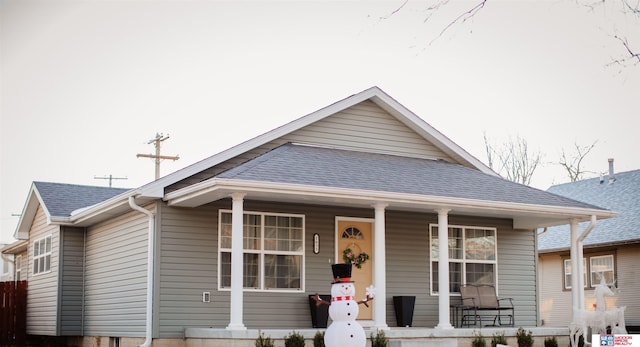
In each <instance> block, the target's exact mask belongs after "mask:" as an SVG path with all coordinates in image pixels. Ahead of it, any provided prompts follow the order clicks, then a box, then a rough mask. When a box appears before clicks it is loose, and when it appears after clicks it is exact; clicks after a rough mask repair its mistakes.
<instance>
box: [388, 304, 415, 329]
mask: <svg viewBox="0 0 640 347" xmlns="http://www.w3.org/2000/svg"><path fill="white" fill-rule="evenodd" d="M415 304H416V297H415V296H394V297H393V307H394V308H395V309H396V324H398V326H399V327H410V326H411V324H413V308H414V306H415Z"/></svg>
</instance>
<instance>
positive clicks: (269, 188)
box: [164, 178, 617, 228]
mask: <svg viewBox="0 0 640 347" xmlns="http://www.w3.org/2000/svg"><path fill="white" fill-rule="evenodd" d="M228 192H246V193H249V195H248V197H247V198H251V193H254V194H268V195H273V194H283V195H292V196H294V195H298V196H303V197H304V198H305V199H306V200H310V199H313V198H317V199H328V200H332V201H346V200H348V201H351V202H359V203H361V204H363V205H366V206H370V205H372V204H373V203H375V202H380V201H382V202H385V203H387V204H389V206H390V207H393V206H409V205H410V206H425V207H429V206H438V207H447V208H451V209H452V210H453V211H457V212H460V211H470V210H473V211H476V212H483V213H489V215H491V214H502V215H505V216H507V215H510V216H511V215H521V216H525V215H526V216H530V215H538V216H539V217H541V219H549V218H552V219H563V220H567V221H568V220H569V219H572V218H577V219H580V220H588V219H589V218H591V216H597V217H598V218H599V219H605V218H610V217H614V216H616V215H617V214H616V213H615V212H611V211H607V210H599V209H589V208H578V207H564V206H551V205H535V204H523V203H512V202H501V201H487V200H476V199H467V198H455V197H442V196H429V195H420V194H410V193H395V192H381V191H371V190H363V189H350V188H328V187H319V186H309V185H303V184H289V183H279V182H264V181H247V180H235V179H223V178H214V179H210V180H207V181H204V182H200V183H197V184H194V185H192V186H189V187H185V188H183V189H180V190H177V191H175V192H171V193H169V194H167V195H166V197H165V199H164V200H166V201H167V202H168V204H169V205H170V206H197V205H200V204H202V203H206V202H208V201H206V200H207V199H205V200H204V201H203V200H201V199H198V198H202V197H203V195H206V194H212V198H213V199H214V200H215V199H219V198H224V197H226V196H227V195H228ZM191 199H195V201H196V203H193V202H190V201H189V200H191ZM534 218H535V217H534ZM557 224H564V223H557ZM537 226H538V225H529V224H528V223H527V224H526V227H527V228H535V227H537Z"/></svg>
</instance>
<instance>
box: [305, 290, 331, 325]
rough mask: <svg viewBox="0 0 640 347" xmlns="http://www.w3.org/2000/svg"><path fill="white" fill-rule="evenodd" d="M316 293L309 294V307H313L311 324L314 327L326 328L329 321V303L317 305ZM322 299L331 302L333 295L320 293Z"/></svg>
mask: <svg viewBox="0 0 640 347" xmlns="http://www.w3.org/2000/svg"><path fill="white" fill-rule="evenodd" d="M314 296H315V294H314V295H309V309H311V326H312V327H313V328H326V327H327V322H328V321H329V305H324V304H321V305H316V301H315V300H313V297H314ZM319 296H320V298H321V299H322V300H326V301H327V302H331V295H319Z"/></svg>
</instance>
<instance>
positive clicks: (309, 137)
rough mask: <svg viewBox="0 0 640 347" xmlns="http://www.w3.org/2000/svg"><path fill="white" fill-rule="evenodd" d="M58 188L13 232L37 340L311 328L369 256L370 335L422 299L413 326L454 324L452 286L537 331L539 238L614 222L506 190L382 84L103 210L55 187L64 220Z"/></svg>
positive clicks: (176, 337) (34, 204) (33, 203)
mask: <svg viewBox="0 0 640 347" xmlns="http://www.w3.org/2000/svg"><path fill="white" fill-rule="evenodd" d="M219 131H224V129H223V126H221V127H220V128H219ZM52 186H53V185H52V184H45V183H35V184H34V186H33V189H32V191H31V194H30V195H29V196H28V198H27V204H26V207H25V212H24V213H23V214H22V217H21V220H20V222H19V226H18V229H17V232H16V238H18V239H22V240H29V246H28V262H29V264H30V265H29V266H28V269H29V270H28V271H29V275H28V279H29V310H30V311H29V321H28V333H30V334H40V335H60V336H80V335H81V336H85V337H86V338H95V337H112V338H113V339H114V341H113V343H125V342H126V343H128V344H131V343H132V341H136V342H143V345H148V344H149V343H150V342H151V341H152V339H153V342H154V344H155V343H159V344H165V343H166V344H172V345H185V338H193V337H194V336H196V335H197V331H201V330H199V329H193V328H202V329H209V330H208V331H210V333H208V335H206V336H217V335H216V334H220V335H224V336H226V337H232V338H233V337H235V336H246V335H243V333H242V331H244V330H246V329H251V330H254V331H255V330H257V329H270V328H272V329H287V330H289V331H290V330H292V329H302V328H310V327H311V317H310V315H309V304H308V300H309V299H308V296H309V295H311V294H314V293H321V294H322V293H326V292H328V291H329V289H330V281H331V279H332V274H331V268H330V264H331V263H337V262H342V255H343V251H344V250H345V249H347V248H350V249H352V250H353V251H355V252H357V253H367V254H369V255H370V259H369V260H368V261H367V262H366V263H365V264H364V265H363V266H362V269H354V275H353V278H354V280H355V281H356V284H357V285H356V287H357V288H358V290H359V291H360V292H359V293H358V298H360V297H362V298H364V290H365V288H366V287H367V286H369V284H374V285H375V287H376V293H377V296H376V299H375V300H374V301H373V303H372V305H370V306H371V308H369V309H366V308H364V307H363V308H362V310H361V312H360V315H359V317H358V318H359V320H360V321H361V322H362V324H364V325H366V326H372V327H376V328H383V329H384V328H387V327H389V326H395V319H394V315H393V310H394V309H393V302H392V297H393V296H398V295H413V296H416V306H415V313H414V318H413V326H416V327H434V326H435V327H437V328H441V329H443V330H446V329H449V328H452V325H451V318H452V317H451V316H450V311H449V309H450V304H454V303H456V302H459V288H460V285H461V284H465V283H487V284H493V285H495V286H496V288H497V290H498V294H499V295H500V296H505V297H511V298H513V299H514V302H515V305H516V310H515V321H516V324H517V325H518V326H531V327H533V326H536V325H537V324H538V320H539V317H538V291H537V286H536V273H537V272H536V264H537V258H536V255H537V254H536V250H535V242H536V228H539V227H544V226H550V225H559V224H566V223H569V221H570V220H572V219H577V220H579V221H584V220H589V219H591V218H594V219H603V218H609V217H612V216H613V215H614V213H613V212H611V211H609V210H606V209H602V208H599V207H595V206H593V205H590V204H586V203H582V202H578V201H575V200H572V199H568V198H565V197H562V196H559V195H555V194H551V193H548V192H544V191H541V190H538V189H534V188H530V187H527V186H524V185H520V184H517V183H514V182H511V181H508V180H505V179H503V178H501V177H499V176H498V175H497V174H495V173H494V172H493V171H492V170H490V169H489V168H488V167H487V166H485V165H484V164H482V163H481V162H480V161H479V160H477V159H476V158H474V157H473V156H471V155H470V154H469V153H468V152H466V151H465V150H463V149H462V148H460V147H459V146H458V145H456V144H455V143H453V142H452V141H451V140H449V139H448V138H447V137H446V136H444V135H443V134H441V133H440V132H438V131H437V130H436V129H434V128H432V127H431V126H430V125H429V124H427V123H426V122H425V121H423V120H422V119H421V118H419V117H418V116H416V115H415V114H413V113H412V112H411V111H409V110H408V109H406V108H405V107H404V106H402V105H401V104H400V103H398V102H397V101H396V100H394V99H392V98H391V97H390V96H388V95H387V94H385V93H384V92H383V91H381V90H380V89H378V88H376V87H373V88H370V89H367V90H365V91H363V92H361V93H358V94H355V95H353V96H350V97H348V98H346V99H344V100H341V101H339V102H337V103H334V104H332V105H330V106H328V107H326V108H323V109H321V110H319V111H316V112H314V113H311V114H309V115H307V116H304V117H302V118H300V119H297V120H295V121H293V122H291V123H288V124H285V125H283V126H281V127H279V128H276V129H274V130H272V131H270V132H267V133H265V134H263V135H260V136H258V137H256V138H253V139H250V140H248V141H246V142H243V143H241V144H239V145H237V146H235V147H232V148H230V149H228V150H225V151H223V152H221V153H218V154H215V155H213V156H211V157H209V158H206V159H204V160H202V161H200V162H197V163H195V164H193V165H191V166H189V167H186V168H184V169H182V170H179V171H177V172H174V173H172V174H170V175H167V176H165V177H162V178H160V179H158V180H156V181H154V182H151V183H149V184H147V185H144V186H142V187H139V188H137V189H132V190H129V191H126V192H121V191H116V190H108V192H109V193H110V194H111V193H113V194H118V193H120V194H118V195H115V196H105V197H104V199H103V200H101V201H93V202H88V201H87V202H83V201H79V200H77V199H81V198H82V196H83V194H84V193H83V192H82V191H81V188H78V187H77V186H66V187H63V186H56V187H57V188H61V189H60V190H57V191H56V193H55V195H54V196H55V197H56V198H57V199H59V200H56V203H58V202H59V203H61V206H62V205H64V206H65V208H61V209H59V210H58V209H54V208H53V205H52V204H53V202H50V201H48V199H47V198H46V197H45V196H44V194H42V192H41V190H42V189H44V187H52ZM85 188H86V187H85ZM87 189H89V188H87ZM105 192H106V190H105ZM71 202H74V203H75V205H74V206H68V205H66V204H67V203H71ZM439 230H440V231H441V232H439ZM442 244H448V245H449V251H448V252H438V245H442ZM43 250H44V253H43ZM42 257H45V260H44V261H42ZM46 257H50V259H49V258H46ZM34 272H37V273H34ZM442 283H444V284H445V285H441V284H442ZM243 287H244V289H243ZM225 334H226V335H225ZM86 338H85V339H86ZM121 339H122V341H121ZM125 340H126V341H125ZM85 342H86V341H85ZM87 343H88V342H87Z"/></svg>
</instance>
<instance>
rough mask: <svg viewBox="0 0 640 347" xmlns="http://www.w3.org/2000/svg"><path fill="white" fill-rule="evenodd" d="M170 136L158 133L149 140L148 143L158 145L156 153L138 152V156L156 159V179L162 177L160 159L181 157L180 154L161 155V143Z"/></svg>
mask: <svg viewBox="0 0 640 347" xmlns="http://www.w3.org/2000/svg"><path fill="white" fill-rule="evenodd" d="M168 138H169V135H167V136H164V135H162V134H158V133H156V137H155V138H153V139H151V140H149V142H147V144H152V143H153V145H154V146H155V147H156V154H140V153H138V155H137V156H136V157H138V158H140V157H142V158H151V159H155V160H156V179H158V178H160V159H169V160H178V159H180V157H179V156H177V155H176V156H168V155H160V143H161V142H162V141H164V140H167V139H168Z"/></svg>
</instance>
